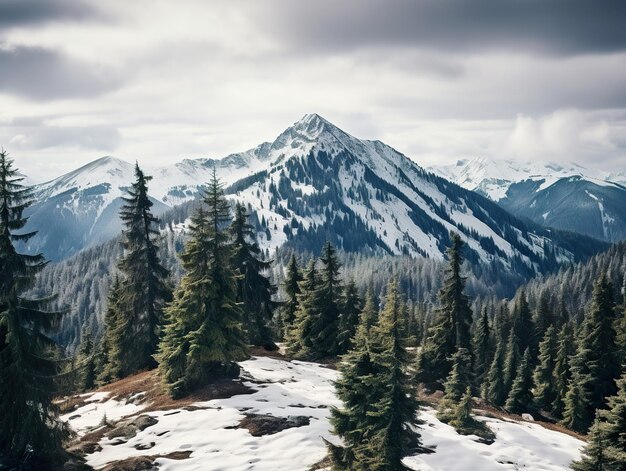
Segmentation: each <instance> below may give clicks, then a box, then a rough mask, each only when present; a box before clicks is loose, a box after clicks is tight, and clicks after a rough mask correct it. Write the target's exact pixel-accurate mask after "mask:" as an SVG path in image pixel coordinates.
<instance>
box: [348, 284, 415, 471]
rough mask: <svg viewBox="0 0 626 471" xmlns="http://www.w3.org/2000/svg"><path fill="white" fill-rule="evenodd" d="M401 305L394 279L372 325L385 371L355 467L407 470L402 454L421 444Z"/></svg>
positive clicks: (376, 359)
mask: <svg viewBox="0 0 626 471" xmlns="http://www.w3.org/2000/svg"><path fill="white" fill-rule="evenodd" d="M401 307H402V303H401V301H400V296H399V293H398V288H397V285H396V283H395V281H392V282H391V283H390V284H389V286H388V287H387V295H386V299H385V307H384V309H383V310H382V312H381V314H380V320H379V323H378V325H377V326H376V327H374V328H373V329H372V337H373V341H372V342H373V344H372V346H371V352H372V354H371V356H372V361H373V363H374V364H375V365H376V368H377V369H378V370H379V371H383V373H381V374H379V375H377V377H376V379H375V381H373V382H372V384H371V388H372V391H373V394H374V395H375V396H376V395H379V397H380V398H379V399H378V400H377V401H375V402H374V403H373V404H371V407H372V411H371V412H370V413H369V414H368V415H369V417H370V421H371V422H370V424H369V425H368V427H367V428H366V430H365V433H364V435H363V441H362V442H361V443H360V444H359V445H358V446H356V447H355V448H354V457H355V458H354V459H355V466H354V469H367V470H368V471H383V470H384V471H396V470H405V469H407V468H406V467H405V466H404V465H403V464H402V458H403V457H404V456H406V455H407V454H409V453H412V452H415V451H416V450H417V448H418V447H419V445H420V436H419V433H418V431H417V430H416V428H415V425H416V423H417V418H416V414H417V410H418V402H417V399H416V398H415V391H413V389H412V387H411V381H410V378H409V376H408V373H407V370H408V367H409V364H410V357H409V355H408V353H407V351H406V347H405V341H406V340H405V339H404V338H403V326H402V318H401V315H400V314H401Z"/></svg>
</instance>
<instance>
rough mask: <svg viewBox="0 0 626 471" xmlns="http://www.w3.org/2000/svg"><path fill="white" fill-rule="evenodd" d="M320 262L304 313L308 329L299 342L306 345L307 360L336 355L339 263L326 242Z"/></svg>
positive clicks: (341, 300) (338, 315)
mask: <svg viewBox="0 0 626 471" xmlns="http://www.w3.org/2000/svg"><path fill="white" fill-rule="evenodd" d="M320 261H321V264H322V267H321V270H320V275H319V284H318V286H317V288H316V289H315V290H314V291H313V293H311V300H310V301H311V309H310V310H309V311H308V315H309V319H310V328H309V329H308V333H306V337H304V338H303V339H302V343H303V344H304V345H306V346H307V350H306V351H307V355H306V356H307V358H310V359H318V358H325V357H332V356H335V355H337V353H338V339H337V335H338V330H339V317H340V315H341V308H342V306H343V299H342V298H343V287H342V285H341V280H340V278H339V269H340V263H339V260H338V258H337V254H336V252H335V248H334V247H333V246H332V245H331V243H330V242H326V244H325V245H324V248H323V250H322V256H321V257H320Z"/></svg>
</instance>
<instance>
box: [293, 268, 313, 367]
mask: <svg viewBox="0 0 626 471" xmlns="http://www.w3.org/2000/svg"><path fill="white" fill-rule="evenodd" d="M318 285H319V273H318V271H317V267H316V262H315V260H310V261H309V263H308V265H307V267H306V270H305V271H304V279H303V280H302V282H301V283H300V284H299V286H300V294H299V295H298V297H297V299H298V310H297V311H296V317H295V319H294V321H293V324H292V325H291V328H290V329H289V330H288V331H287V335H286V336H285V343H286V344H287V352H288V353H289V354H290V355H295V356H302V357H307V356H309V355H310V354H311V349H312V344H311V336H310V332H311V321H312V319H313V312H314V310H315V305H314V302H315V291H316V290H317V287H318Z"/></svg>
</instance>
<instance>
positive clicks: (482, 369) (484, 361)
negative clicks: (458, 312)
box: [473, 309, 492, 385]
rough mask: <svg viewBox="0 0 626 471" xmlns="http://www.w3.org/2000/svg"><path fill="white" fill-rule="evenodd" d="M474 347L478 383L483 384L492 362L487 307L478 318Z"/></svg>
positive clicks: (475, 371)
mask: <svg viewBox="0 0 626 471" xmlns="http://www.w3.org/2000/svg"><path fill="white" fill-rule="evenodd" d="M473 348H474V373H475V378H476V384H478V385H480V384H483V380H484V379H485V376H486V374H487V372H488V371H489V366H490V364H491V353H492V351H491V329H490V327H489V316H488V314H487V309H483V313H482V315H481V316H480V318H479V319H478V322H477V325H476V329H475V331H474V338H473Z"/></svg>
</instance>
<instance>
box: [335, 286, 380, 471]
mask: <svg viewBox="0 0 626 471" xmlns="http://www.w3.org/2000/svg"><path fill="white" fill-rule="evenodd" d="M366 299H367V300H366V303H365V308H364V310H363V312H362V313H361V317H360V320H359V324H358V326H357V330H356V334H355V336H354V339H353V346H352V349H351V350H350V351H349V352H348V353H347V354H346V355H344V356H343V357H342V362H341V363H340V365H339V371H340V373H341V374H340V376H339V379H338V380H337V382H336V383H335V391H336V393H337V397H338V398H339V399H340V400H341V402H342V403H343V405H344V406H343V407H342V408H336V407H333V408H332V410H331V419H330V422H331V424H332V427H333V431H334V433H335V435H338V436H340V437H341V438H342V439H343V441H344V445H345V446H342V447H340V446H335V445H332V444H330V443H328V446H329V449H330V451H331V456H332V459H333V463H334V466H333V467H334V469H353V466H354V458H355V457H354V449H355V448H357V447H359V446H360V445H361V443H362V442H363V440H364V436H365V433H366V431H367V430H368V427H369V425H370V422H371V418H370V416H369V414H370V413H371V412H372V406H371V405H372V404H374V403H375V402H377V401H378V400H379V399H380V395H381V391H380V388H378V389H376V388H373V387H372V386H373V385H376V384H378V383H377V381H378V377H379V375H381V374H383V373H384V370H381V368H380V365H378V364H376V363H374V362H373V361H372V357H371V351H370V345H371V343H372V341H373V339H371V336H370V333H371V330H372V328H373V327H374V325H375V321H376V319H375V318H374V319H373V317H374V315H375V314H376V311H375V310H374V309H375V308H374V305H373V300H372V299H373V297H372V296H371V293H368V296H367V298H366Z"/></svg>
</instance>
